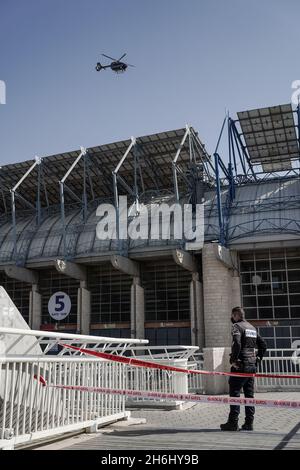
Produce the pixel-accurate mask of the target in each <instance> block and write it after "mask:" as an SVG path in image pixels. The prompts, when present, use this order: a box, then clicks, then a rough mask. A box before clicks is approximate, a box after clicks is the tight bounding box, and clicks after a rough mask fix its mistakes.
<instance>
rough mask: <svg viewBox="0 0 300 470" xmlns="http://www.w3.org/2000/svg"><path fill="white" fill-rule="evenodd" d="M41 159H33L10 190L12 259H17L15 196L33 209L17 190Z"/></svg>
mask: <svg viewBox="0 0 300 470" xmlns="http://www.w3.org/2000/svg"><path fill="white" fill-rule="evenodd" d="M41 162H42V159H41V158H40V157H35V162H34V163H33V164H32V165H31V167H30V168H29V169H28V170H27V171H26V173H25V174H24V175H23V176H22V178H20V180H19V181H18V182H17V184H15V186H14V187H13V188H12V189H11V190H10V193H11V210H12V226H13V243H14V248H13V255H14V258H15V259H16V258H17V228H16V196H18V197H19V198H20V199H22V200H23V201H24V202H25V203H27V204H28V205H29V206H30V207H31V208H34V206H33V205H32V204H30V203H29V202H28V201H26V199H25V198H24V197H23V196H21V195H20V194H18V193H17V189H18V188H19V187H20V186H21V184H22V183H23V181H25V179H26V178H27V177H28V176H29V175H30V173H31V172H32V171H33V170H34V168H35V167H36V166H37V165H40V164H41ZM39 193H40V178H39V179H38V204H40V197H39ZM38 214H39V215H40V207H38ZM38 219H39V217H38Z"/></svg>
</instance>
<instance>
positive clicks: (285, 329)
mask: <svg viewBox="0 0 300 470" xmlns="http://www.w3.org/2000/svg"><path fill="white" fill-rule="evenodd" d="M275 335H276V337H277V338H289V337H290V327H289V326H276V327H275Z"/></svg>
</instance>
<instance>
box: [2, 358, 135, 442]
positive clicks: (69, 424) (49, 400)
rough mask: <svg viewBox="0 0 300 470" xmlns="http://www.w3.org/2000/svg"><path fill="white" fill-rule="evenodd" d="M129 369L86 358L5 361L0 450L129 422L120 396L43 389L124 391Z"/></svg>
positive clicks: (120, 365) (16, 359)
mask: <svg viewBox="0 0 300 470" xmlns="http://www.w3.org/2000/svg"><path fill="white" fill-rule="evenodd" d="M124 367H125V366H124V365H123V364H117V363H108V362H105V361H98V360H86V359H83V358H81V359H80V358H64V359H63V358H56V359H54V358H43V359H42V360H36V359H34V358H15V359H7V360H5V361H4V360H1V362H0V396H1V398H0V401H1V403H0V448H1V447H2V448H3V447H4V448H12V447H14V446H16V445H18V444H21V443H25V442H28V441H30V442H31V441H34V440H36V439H40V438H43V437H50V436H51V435H54V434H60V433H66V432H69V431H76V430H79V429H84V428H93V429H96V427H97V426H99V425H100V424H104V423H107V422H112V421H115V420H118V419H124V418H126V416H127V414H126V412H125V401H124V397H121V396H110V395H109V396H108V395H102V394H99V393H97V394H96V393H88V392H81V391H78V390H64V389H56V388H51V387H44V386H43V385H42V383H41V382H40V381H39V380H37V379H36V378H35V377H40V376H42V377H44V378H45V379H46V380H47V383H48V384H50V385H56V384H61V385H89V386H96V387H105V388H124V386H125V373H124Z"/></svg>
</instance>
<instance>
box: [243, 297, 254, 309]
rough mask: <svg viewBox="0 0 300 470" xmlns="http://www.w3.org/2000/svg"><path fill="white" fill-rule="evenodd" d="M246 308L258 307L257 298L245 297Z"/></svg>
mask: <svg viewBox="0 0 300 470" xmlns="http://www.w3.org/2000/svg"><path fill="white" fill-rule="evenodd" d="M243 300H244V302H243V303H244V307H256V297H255V296H254V297H247V296H245V297H244V299H243Z"/></svg>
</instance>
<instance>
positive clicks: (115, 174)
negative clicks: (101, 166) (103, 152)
mask: <svg viewBox="0 0 300 470" xmlns="http://www.w3.org/2000/svg"><path fill="white" fill-rule="evenodd" d="M135 145H136V139H135V138H134V137H131V142H130V144H129V146H128V147H127V149H126V152H125V153H124V155H123V156H122V158H121V160H120V161H119V163H118V165H117V166H116V168H115V169H114V170H113V172H112V176H113V185H114V199H115V208H116V232H117V239H118V245H119V252H120V253H121V252H122V247H121V240H120V211H119V191H118V179H119V174H118V173H119V170H120V168H121V167H122V165H123V163H124V162H125V160H126V158H127V157H128V155H129V154H130V152H131V150H132V149H133V148H134V147H135ZM134 164H135V165H136V158H135V159H134ZM121 182H122V183H123V184H124V180H123V178H121ZM128 189H130V188H128ZM130 193H131V194H135V190H134V189H133V190H131V189H130ZM135 196H136V202H138V194H135Z"/></svg>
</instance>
